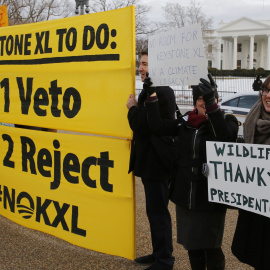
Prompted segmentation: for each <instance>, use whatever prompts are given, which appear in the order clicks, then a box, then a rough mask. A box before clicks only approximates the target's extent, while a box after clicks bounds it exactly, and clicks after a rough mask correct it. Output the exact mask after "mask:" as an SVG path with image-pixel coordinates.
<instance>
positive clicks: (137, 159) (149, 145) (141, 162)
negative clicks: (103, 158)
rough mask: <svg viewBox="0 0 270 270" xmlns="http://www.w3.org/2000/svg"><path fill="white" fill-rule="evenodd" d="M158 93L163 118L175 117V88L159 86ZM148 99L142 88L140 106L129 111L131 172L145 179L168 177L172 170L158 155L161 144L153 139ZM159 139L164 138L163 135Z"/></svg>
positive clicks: (139, 99)
mask: <svg viewBox="0 0 270 270" xmlns="http://www.w3.org/2000/svg"><path fill="white" fill-rule="evenodd" d="M156 93H157V96H158V98H159V100H160V113H161V117H162V119H174V118H175V95H174V92H173V90H172V89H171V88H170V87H168V86H164V87H157V88H156ZM146 99H147V94H146V92H145V90H142V92H141V93H140V95H139V98H138V106H133V107H131V108H130V109H129V112H128V121H129V125H130V128H131V129H132V131H133V140H132V144H131V153H130V166H129V172H131V171H133V172H134V175H135V176H139V177H142V178H144V179H164V178H168V177H169V175H170V172H169V170H168V169H167V168H166V165H165V164H164V162H163V161H162V160H161V159H160V158H159V155H158V151H159V150H160V149H158V148H159V145H157V143H156V140H152V139H151V137H152V136H155V135H154V134H153V132H151V131H150V128H149V124H148V120H147V110H146V107H145V101H146ZM159 139H162V136H160V138H159ZM163 139H164V138H163Z"/></svg>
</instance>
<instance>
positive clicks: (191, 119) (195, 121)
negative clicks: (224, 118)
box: [188, 109, 206, 128]
mask: <svg viewBox="0 0 270 270" xmlns="http://www.w3.org/2000/svg"><path fill="white" fill-rule="evenodd" d="M205 121H206V115H198V113H197V109H194V110H193V111H191V112H189V114H188V124H189V125H190V126H191V127H194V128H199V127H200V125H201V124H203V123H204V122H205Z"/></svg>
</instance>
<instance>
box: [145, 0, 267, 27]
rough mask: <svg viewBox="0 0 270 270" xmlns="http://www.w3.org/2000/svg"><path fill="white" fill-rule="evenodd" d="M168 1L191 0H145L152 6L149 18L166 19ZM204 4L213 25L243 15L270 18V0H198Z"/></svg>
mask: <svg viewBox="0 0 270 270" xmlns="http://www.w3.org/2000/svg"><path fill="white" fill-rule="evenodd" d="M167 2H173V3H179V4H181V5H183V6H185V5H189V3H190V0H144V1H143V3H144V4H147V5H149V6H150V7H151V11H150V12H149V20H151V21H165V18H164V15H163V10H162V6H165V4H166V3H167ZM197 2H200V4H201V6H202V11H203V13H204V14H205V15H206V16H208V17H212V18H213V27H214V28H217V26H218V23H219V22H220V21H221V20H222V21H223V22H231V21H233V20H237V19H239V18H241V17H248V18H250V19H253V20H270V0H197Z"/></svg>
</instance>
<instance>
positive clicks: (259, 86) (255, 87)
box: [252, 75, 262, 91]
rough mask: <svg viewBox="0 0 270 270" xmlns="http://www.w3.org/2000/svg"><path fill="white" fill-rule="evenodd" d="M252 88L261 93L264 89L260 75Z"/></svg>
mask: <svg viewBox="0 0 270 270" xmlns="http://www.w3.org/2000/svg"><path fill="white" fill-rule="evenodd" d="M252 88H253V90H254V91H260V90H261V89H262V80H261V79H260V75H256V79H255V80H254V82H253V84H252Z"/></svg>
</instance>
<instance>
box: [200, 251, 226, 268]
mask: <svg viewBox="0 0 270 270" xmlns="http://www.w3.org/2000/svg"><path fill="white" fill-rule="evenodd" d="M205 254H206V265H207V270H224V269H225V256H224V253H223V251H222V249H221V247H219V248H213V249H206V250H205Z"/></svg>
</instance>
